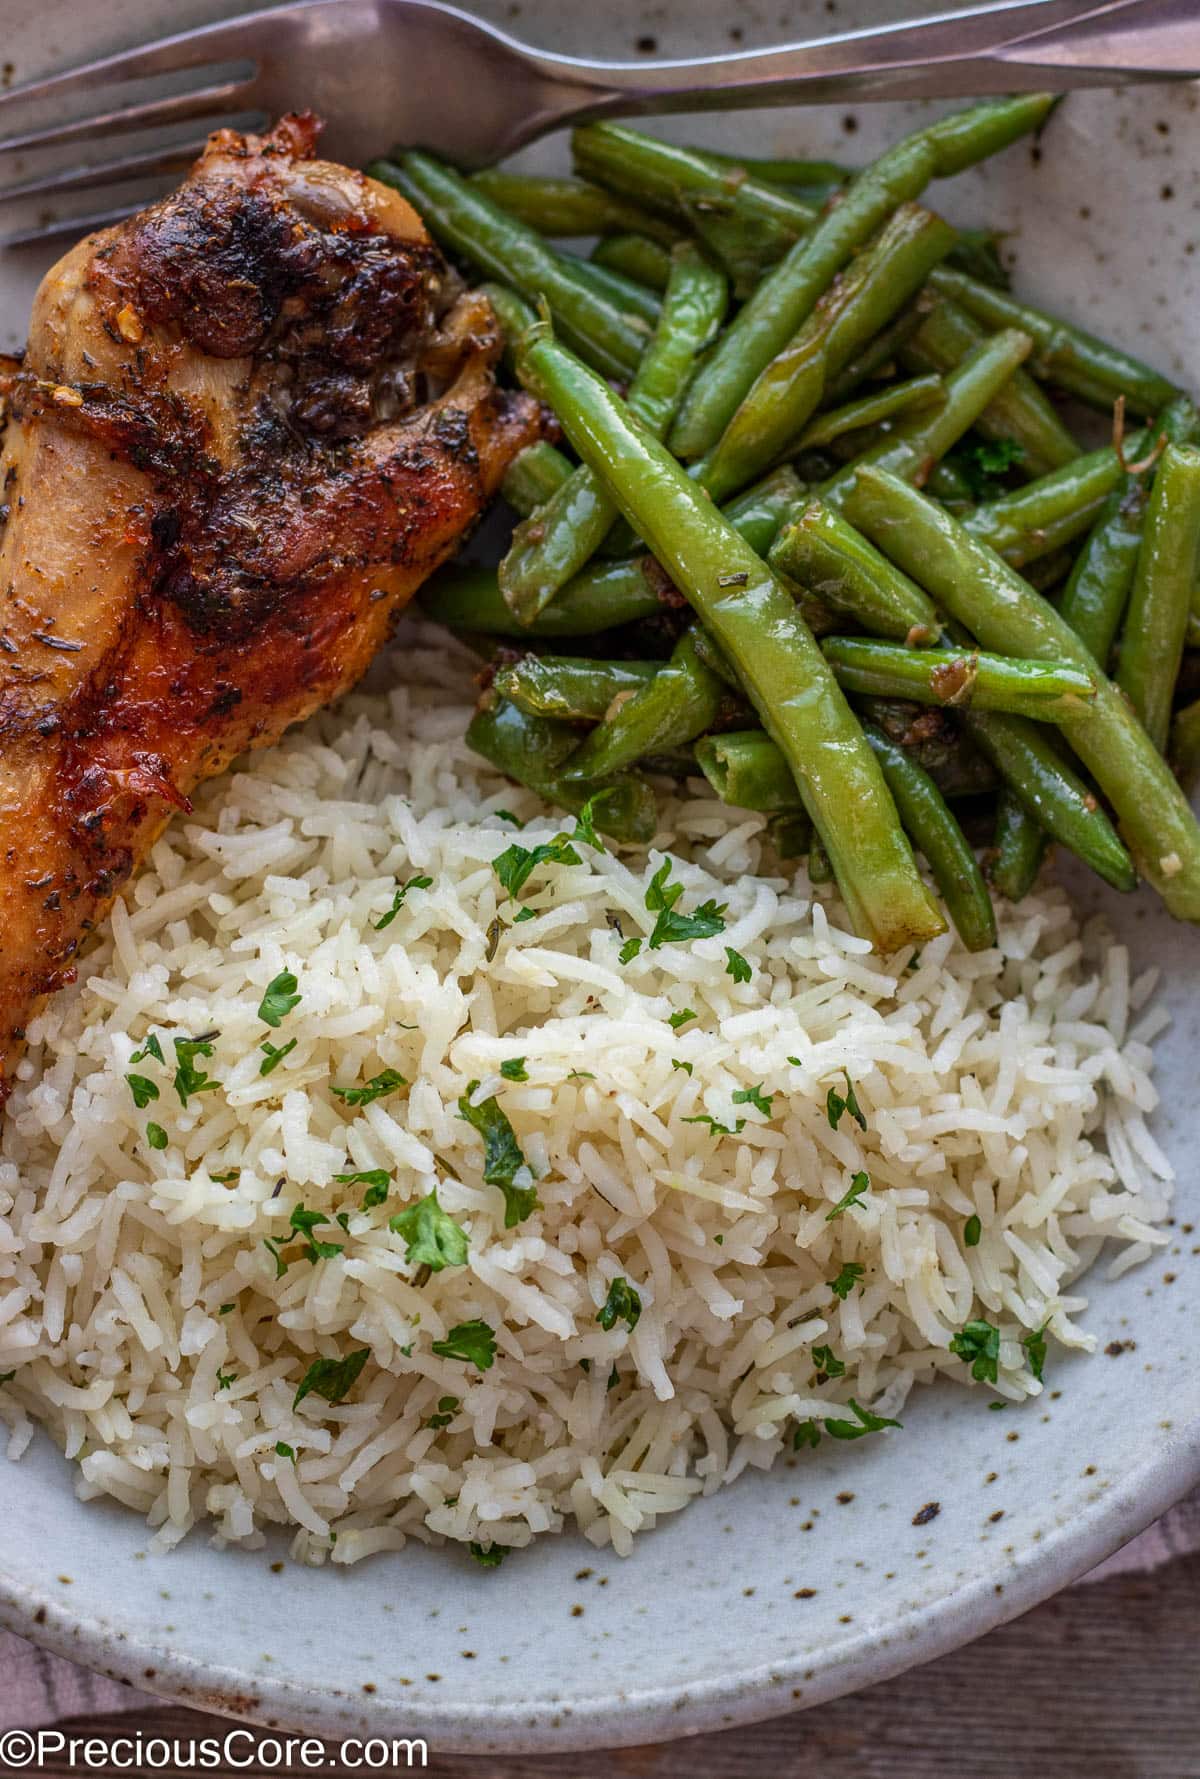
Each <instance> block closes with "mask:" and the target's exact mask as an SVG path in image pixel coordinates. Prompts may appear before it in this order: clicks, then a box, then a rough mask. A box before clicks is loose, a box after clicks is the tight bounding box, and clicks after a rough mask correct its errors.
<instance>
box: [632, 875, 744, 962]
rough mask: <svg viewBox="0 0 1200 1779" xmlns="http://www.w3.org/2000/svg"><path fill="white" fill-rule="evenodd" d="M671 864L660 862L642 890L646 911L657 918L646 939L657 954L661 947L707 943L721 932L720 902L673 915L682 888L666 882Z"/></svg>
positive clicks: (723, 924)
mask: <svg viewBox="0 0 1200 1779" xmlns="http://www.w3.org/2000/svg"><path fill="white" fill-rule="evenodd" d="M673 862H674V861H673V860H671V859H664V860H663V862H662V864H661V865H660V866H659V868H658V870H657V871H656V872H655V873H654V876H653V877H652V878H651V879H650V883H649V886H648V887H647V890H646V907H647V909H648V910H649V912H650V913H651V914H656V915H657V916H658V918H657V920H656V921H655V923H654V931H653V932H652V933H651V935H650V940H649V944H650V949H651V951H657V950H658V949H659V947H660V946H663V945H679V944H682V943H683V941H684V940H685V939H711V938H712V937H713V935H714V934H715V933H723V932H724V931H725V904H724V903H723V902H722V903H721V904H720V905H719V906H718V904H717V903H716V902H714V901H712V900H709V901H707V902H702V903H701V904H700V906H699V908H697V909H696V911H695V912H694V913H693V914H677V913H676V912H675V904H676V902H678V900H679V898H680V896H681V895H682V894H683V885H682V884H681V883H672V882H671V881H670V877H671V867H672V864H673ZM624 961H625V960H624V959H622V962H624Z"/></svg>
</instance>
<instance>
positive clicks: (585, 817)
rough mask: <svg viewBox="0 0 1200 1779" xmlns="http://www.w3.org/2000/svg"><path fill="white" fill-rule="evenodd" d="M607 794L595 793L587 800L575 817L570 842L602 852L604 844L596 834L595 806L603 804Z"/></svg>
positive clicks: (602, 792)
mask: <svg viewBox="0 0 1200 1779" xmlns="http://www.w3.org/2000/svg"><path fill="white" fill-rule="evenodd" d="M608 794H609V793H608V792H607V791H597V792H596V794H595V796H592V797H589V798H588V800H587V802H586V803H585V804H584V806H583V808H582V809H581V810H580V811H579V814H578V815H577V816H576V817H575V827H574V829H573V830H572V833H571V838H572V840H578V841H580V842H581V844H582V845H584V846H594V847H595V848H596V851H597V852H603V851H604V842H603V840H601V838H600V836H599V834H597V832H596V805H597V804H598V803H603V801H604V799H605V798H606V797H607V796H608Z"/></svg>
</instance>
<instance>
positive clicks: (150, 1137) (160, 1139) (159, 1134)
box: [146, 1119, 167, 1149]
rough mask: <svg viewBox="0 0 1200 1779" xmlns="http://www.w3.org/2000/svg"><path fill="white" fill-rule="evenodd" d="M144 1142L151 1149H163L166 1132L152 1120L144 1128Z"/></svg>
mask: <svg viewBox="0 0 1200 1779" xmlns="http://www.w3.org/2000/svg"><path fill="white" fill-rule="evenodd" d="M146 1141H147V1142H148V1143H149V1145H150V1147H151V1148H152V1149H165V1148H166V1146H167V1133H166V1131H165V1130H164V1129H163V1127H162V1125H161V1124H155V1123H154V1121H153V1119H151V1121H150V1123H149V1124H147V1126H146Z"/></svg>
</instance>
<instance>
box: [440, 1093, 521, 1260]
mask: <svg viewBox="0 0 1200 1779" xmlns="http://www.w3.org/2000/svg"><path fill="white" fill-rule="evenodd" d="M478 1086H479V1083H478V1081H472V1082H470V1083H469V1084H468V1086H467V1091H466V1092H465V1093H464V1094H463V1095H462V1096H461V1098H460V1099H459V1102H458V1115H459V1117H460V1118H465V1119H466V1121H467V1123H468V1124H469V1125H470V1126H471V1127H472V1129H473V1130H477V1131H478V1132H479V1134H480V1136H481V1137H482V1138H483V1177H484V1180H485V1182H486V1183H487V1184H488V1185H489V1186H498V1187H499V1188H500V1190H501V1192H502V1193H503V1194H504V1227H505V1229H515V1228H516V1226H517V1224H518V1223H523V1222H524V1220H525V1218H526V1217H528V1216H530V1215H531V1214H532V1212H533V1210H534V1208H535V1207H536V1205H537V1188H536V1187H535V1186H534V1185H533V1184H532V1183H531V1184H530V1185H528V1186H518V1185H517V1183H516V1179H517V1175H518V1174H519V1173H520V1172H522V1170H523V1171H524V1172H526V1173H529V1174H530V1180H531V1182H532V1173H531V1172H530V1169H529V1164H528V1162H527V1161H526V1160H525V1157H524V1155H523V1154H522V1153H521V1145H520V1144H519V1143H518V1142H517V1136H516V1132H515V1131H514V1130H513V1127H512V1125H511V1124H510V1123H509V1121H508V1116H507V1114H506V1113H505V1111H504V1108H503V1107H502V1106H501V1104H500V1102H499V1100H498V1099H497V1098H496V1096H495V1094H492V1096H491V1098H490V1099H486V1100H484V1101H483V1102H482V1104H480V1105H478V1106H473V1105H472V1104H471V1095H472V1094H473V1093H474V1091H475V1089H476V1088H477V1087H478Z"/></svg>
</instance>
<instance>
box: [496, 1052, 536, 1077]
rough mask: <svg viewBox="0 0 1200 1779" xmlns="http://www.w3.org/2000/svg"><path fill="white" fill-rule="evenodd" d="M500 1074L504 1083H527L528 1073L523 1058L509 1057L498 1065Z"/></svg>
mask: <svg viewBox="0 0 1200 1779" xmlns="http://www.w3.org/2000/svg"><path fill="white" fill-rule="evenodd" d="M500 1073H501V1074H502V1075H503V1076H504V1079H505V1080H506V1081H528V1079H529V1071H528V1070H527V1069H526V1067H525V1058H524V1057H523V1056H510V1057H508V1059H507V1060H506V1061H505V1062H502V1063H501V1064H500Z"/></svg>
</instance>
